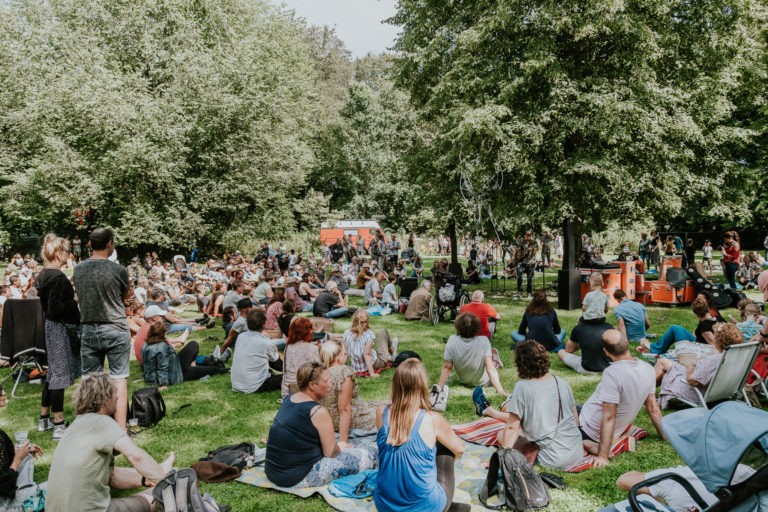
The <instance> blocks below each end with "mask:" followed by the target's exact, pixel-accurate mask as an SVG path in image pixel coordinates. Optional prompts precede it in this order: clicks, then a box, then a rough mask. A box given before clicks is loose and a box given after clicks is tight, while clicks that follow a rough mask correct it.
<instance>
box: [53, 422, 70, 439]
mask: <svg viewBox="0 0 768 512" xmlns="http://www.w3.org/2000/svg"><path fill="white" fill-rule="evenodd" d="M66 431H67V424H66V423H62V424H61V425H54V426H53V440H54V441H58V440H59V439H61V437H62V436H63V435H64V432H66Z"/></svg>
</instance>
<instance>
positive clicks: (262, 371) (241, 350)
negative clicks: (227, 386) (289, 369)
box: [230, 331, 280, 393]
mask: <svg viewBox="0 0 768 512" xmlns="http://www.w3.org/2000/svg"><path fill="white" fill-rule="evenodd" d="M279 358H280V356H279V355H278V353H277V347H275V346H274V345H273V344H272V342H271V341H270V339H269V338H268V337H266V336H264V335H263V334H261V333H260V332H256V331H246V332H244V333H242V334H240V336H238V337H237V345H235V354H234V356H233V357H232V372H231V376H230V378H231V381H232V391H239V392H241V393H255V392H256V391H258V389H259V388H260V387H261V385H262V384H264V381H265V380H267V379H268V378H269V363H270V362H271V361H277V360H278V359H279Z"/></svg>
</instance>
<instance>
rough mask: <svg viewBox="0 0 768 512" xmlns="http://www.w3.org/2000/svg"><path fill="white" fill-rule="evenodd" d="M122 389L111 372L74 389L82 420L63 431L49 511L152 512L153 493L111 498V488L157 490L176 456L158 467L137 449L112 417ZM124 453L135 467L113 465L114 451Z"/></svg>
mask: <svg viewBox="0 0 768 512" xmlns="http://www.w3.org/2000/svg"><path fill="white" fill-rule="evenodd" d="M117 397H118V390H117V386H116V384H115V383H114V382H113V380H112V379H110V378H109V375H108V374H106V373H93V374H91V375H90V376H88V377H86V378H84V379H83V382H82V383H81V384H80V386H79V387H78V388H77V389H76V390H75V393H74V395H73V396H72V402H73V404H74V407H75V411H76V412H77V418H75V421H74V422H73V423H72V425H70V426H69V428H68V429H67V430H66V432H65V433H64V435H63V437H62V438H61V441H59V445H58V447H57V448H56V451H55V452H54V454H53V462H52V463H51V470H50V472H49V473H48V491H47V496H46V503H45V510H47V511H48V512H70V511H72V510H80V511H88V512H97V511H98V512H105V511H107V512H150V511H151V510H152V494H151V493H150V492H143V493H140V494H137V495H135V496H128V497H125V498H115V499H112V498H111V497H110V488H114V489H123V490H127V489H137V488H139V487H151V486H154V485H155V483H157V482H158V481H159V480H161V479H162V478H163V477H164V476H165V475H166V473H168V471H170V470H171V468H172V466H173V461H174V454H173V452H171V454H170V455H169V456H168V458H167V459H166V460H165V461H164V462H163V463H162V464H158V463H157V462H156V461H155V459H153V458H152V456H151V455H149V454H148V453H147V452H145V451H144V450H142V449H141V448H139V447H138V446H136V444H135V443H134V442H133V441H132V440H131V438H130V437H128V434H126V432H125V431H124V430H123V429H122V428H121V427H120V425H118V424H117V422H116V421H115V420H114V419H113V418H112V416H113V415H114V414H115V410H116V408H117V403H118V402H117ZM115 452H117V453H121V454H123V455H125V457H126V459H128V461H129V462H130V463H131V464H132V465H133V467H132V468H124V467H116V466H114V453H115Z"/></svg>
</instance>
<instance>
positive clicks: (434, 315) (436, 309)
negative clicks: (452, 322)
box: [429, 297, 442, 325]
mask: <svg viewBox="0 0 768 512" xmlns="http://www.w3.org/2000/svg"><path fill="white" fill-rule="evenodd" d="M429 316H430V318H431V319H432V325H437V323H438V322H439V321H440V317H441V316H442V312H441V311H440V306H439V305H438V304H437V298H436V297H432V300H430V301H429Z"/></svg>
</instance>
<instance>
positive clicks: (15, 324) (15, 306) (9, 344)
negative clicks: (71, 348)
mask: <svg viewBox="0 0 768 512" xmlns="http://www.w3.org/2000/svg"><path fill="white" fill-rule="evenodd" d="M0 359H3V360H5V361H9V362H10V363H11V364H12V365H13V366H12V368H11V372H10V373H9V374H8V377H6V379H8V378H9V377H11V376H12V375H13V374H14V372H18V377H16V380H15V382H14V385H13V389H12V390H11V396H12V397H13V398H18V397H17V396H16V388H17V387H18V386H19V382H20V381H21V378H22V375H23V374H24V370H25V369H29V368H37V370H38V371H39V372H42V371H43V367H44V366H45V365H47V359H46V353H45V328H44V326H43V307H42V305H41V304H40V299H25V300H21V299H9V300H7V301H6V302H5V305H4V306H3V325H2V335H0ZM4 380H5V379H4Z"/></svg>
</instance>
